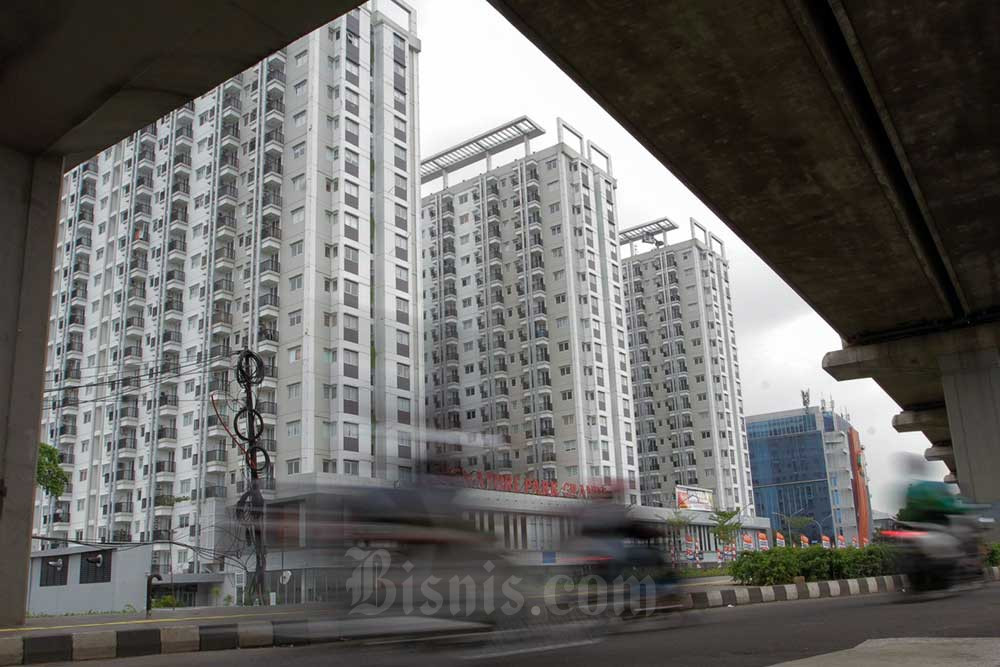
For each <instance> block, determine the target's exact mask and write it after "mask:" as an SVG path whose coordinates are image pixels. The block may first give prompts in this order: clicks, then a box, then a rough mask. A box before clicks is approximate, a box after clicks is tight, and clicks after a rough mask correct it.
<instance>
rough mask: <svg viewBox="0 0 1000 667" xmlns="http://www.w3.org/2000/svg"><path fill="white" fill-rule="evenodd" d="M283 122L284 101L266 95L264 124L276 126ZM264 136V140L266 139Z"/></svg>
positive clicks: (278, 126)
mask: <svg viewBox="0 0 1000 667" xmlns="http://www.w3.org/2000/svg"><path fill="white" fill-rule="evenodd" d="M284 122H285V103H284V102H282V101H281V99H280V98H278V97H273V96H272V97H268V98H267V107H266V109H265V111H264V124H265V125H267V126H268V127H271V128H278V129H280V127H281V126H282V125H283V124H284ZM266 139H267V138H266V136H265V141H266Z"/></svg>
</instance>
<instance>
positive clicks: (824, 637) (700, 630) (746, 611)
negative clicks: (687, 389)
mask: <svg viewBox="0 0 1000 667" xmlns="http://www.w3.org/2000/svg"><path fill="white" fill-rule="evenodd" d="M620 628H621V632H620V633H617V634H614V635H611V636H606V637H604V638H603V639H601V640H599V641H594V642H591V643H581V644H577V645H565V644H572V643H573V642H574V641H575V640H576V639H577V638H576V637H575V636H573V635H571V634H570V633H566V632H563V631H561V630H554V631H552V632H550V633H548V636H547V638H545V639H544V640H542V639H539V640H538V641H518V640H516V639H514V640H512V641H509V642H496V643H493V644H492V645H487V646H482V645H478V646H463V645H456V644H453V643H450V642H445V641H442V640H440V639H437V640H434V641H421V642H407V643H384V642H368V643H355V642H349V643H343V644H337V645H333V644H325V645H316V646H305V647H301V648H300V647H295V648H291V647H284V648H269V649H255V650H240V651H227V652H205V653H190V654H183V655H173V656H150V657H144V658H129V659H121V660H116V661H114V663H113V664H114V665H115V666H116V667H140V666H142V667H153V666H160V665H176V664H181V663H183V664H184V665H185V666H186V667H197V666H200V665H205V666H208V665H211V666H212V667H218V666H220V665H239V666H240V667H257V666H259V667H273V666H274V664H275V663H277V662H279V661H280V663H281V664H282V665H286V666H287V667H312V666H314V665H329V664H332V663H333V662H334V661H337V662H342V663H344V664H364V665H385V666H392V667H396V666H403V665H414V664H416V665H420V664H430V665H434V667H439V666H441V665H453V664H454V665H458V664H464V665H467V664H469V663H470V662H474V663H478V664H481V665H484V666H493V665H497V666H498V667H499V666H500V665H503V666H504V667H509V665H510V664H511V661H516V662H517V663H518V664H519V665H523V666H527V667H531V666H534V665H538V666H539V667H541V666H542V665H544V667H559V666H562V665H565V666H566V667H570V666H572V667H579V666H580V665H610V666H612V667H613V666H615V665H628V667H638V666H640V665H657V666H659V665H664V664H667V665H697V666H699V667H701V666H703V665H724V666H728V665H733V666H736V665H739V666H741V667H752V666H755V665H774V664H778V663H783V662H786V661H790V660H796V659H801V658H806V657H809V656H816V655H822V654H826V653H830V652H832V651H838V650H843V649H849V648H852V647H855V646H857V645H858V644H860V643H862V642H864V641H866V640H869V639H878V638H897V637H932V638H935V637H993V638H996V637H1000V586H987V587H985V588H983V589H980V590H978V591H973V592H969V593H965V594H963V595H958V596H953V597H947V598H942V599H936V600H926V601H920V602H904V601H903V598H902V597H901V596H900V595H895V594H887V595H869V596H858V597H850V598H842V599H820V600H802V601H795V602H782V603H773V604H763V605H751V606H746V607H733V608H721V609H711V610H705V611H701V612H685V613H684V614H679V615H675V616H673V617H672V618H670V619H668V620H664V621H654V620H649V621H641V622H630V623H625V624H622V625H621V626H620ZM560 644H563V645H562V646H560ZM997 662H998V663H1000V656H997ZM64 664H66V665H69V664H70V663H64ZM936 664H948V662H947V661H945V662H944V663H941V662H940V661H939V662H937V663H936Z"/></svg>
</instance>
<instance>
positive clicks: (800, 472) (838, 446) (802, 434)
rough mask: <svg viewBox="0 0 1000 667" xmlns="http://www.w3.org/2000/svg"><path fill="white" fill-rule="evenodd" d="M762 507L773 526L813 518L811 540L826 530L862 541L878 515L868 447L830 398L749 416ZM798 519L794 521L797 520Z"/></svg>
mask: <svg viewBox="0 0 1000 667" xmlns="http://www.w3.org/2000/svg"><path fill="white" fill-rule="evenodd" d="M747 434H748V436H749V440H750V464H751V466H752V467H753V482H754V492H755V493H754V495H755V498H756V503H757V511H758V513H759V514H760V515H761V516H766V517H768V518H769V519H771V523H772V524H773V525H774V526H775V527H782V526H784V527H788V526H789V525H790V521H789V518H790V517H805V518H807V519H812V522H811V523H809V524H808V525H806V526H804V527H802V528H801V530H802V532H804V533H805V534H806V535H807V536H808V537H809V538H810V540H812V541H813V542H818V541H819V540H820V539H821V536H822V535H826V536H827V537H829V538H831V539H839V538H843V542H844V544H845V546H846V545H851V544H854V545H855V546H858V545H864V544H866V543H867V541H868V540H869V539H870V538H871V531H872V525H871V523H872V517H871V514H872V512H871V502H870V494H869V491H868V470H867V465H866V463H865V456H864V446H863V445H862V444H861V438H860V436H859V435H858V432H857V430H855V428H854V427H853V426H851V423H850V419H849V418H848V417H845V416H844V415H842V414H839V413H837V412H836V411H835V410H834V406H833V405H832V404H831V405H830V407H829V409H827V405H826V401H823V402H822V404H821V405H820V406H818V407H817V406H808V407H804V408H799V409H796V410H784V411H781V412H769V413H766V414H759V415H751V416H748V417H747ZM793 521H794V520H793Z"/></svg>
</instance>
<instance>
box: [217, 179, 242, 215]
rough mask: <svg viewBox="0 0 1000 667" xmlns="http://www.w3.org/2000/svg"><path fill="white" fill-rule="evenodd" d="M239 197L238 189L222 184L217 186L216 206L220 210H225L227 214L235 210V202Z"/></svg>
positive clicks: (231, 185) (229, 184)
mask: <svg viewBox="0 0 1000 667" xmlns="http://www.w3.org/2000/svg"><path fill="white" fill-rule="evenodd" d="M239 197H240V191H239V188H237V187H236V186H235V185H233V184H231V183H224V184H222V185H220V186H219V190H218V204H219V208H220V209H223V208H224V209H227V210H228V211H229V213H232V212H233V211H235V210H236V201H237V200H238V199H239Z"/></svg>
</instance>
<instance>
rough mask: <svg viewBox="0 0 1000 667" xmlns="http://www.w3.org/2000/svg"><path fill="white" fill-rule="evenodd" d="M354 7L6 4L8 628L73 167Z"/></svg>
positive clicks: (16, 598) (3, 438) (1, 357)
mask: <svg viewBox="0 0 1000 667" xmlns="http://www.w3.org/2000/svg"><path fill="white" fill-rule="evenodd" d="M359 4H361V3H360V2H358V1H355V0H327V1H325V2H312V1H310V0H291V1H287V2H286V1H283V2H268V1H267V0H227V1H226V2H200V1H198V0H173V1H171V2H140V3H135V2H124V1H123V0H94V1H92V2H74V1H72V0H53V1H52V2H35V1H33V0H11V1H9V2H6V3H4V4H3V5H2V6H0V91H2V92H3V104H2V105H0V220H2V224H3V235H4V239H3V242H2V243H0V544H2V545H3V546H4V548H3V552H2V555H0V571H2V572H3V573H4V576H2V577H0V626H7V625H11V624H16V623H20V622H21V621H23V619H24V600H25V593H26V590H27V588H26V581H25V577H26V574H27V565H28V553H29V549H30V540H29V539H28V537H29V535H30V529H31V520H32V499H33V497H34V474H35V462H36V457H37V453H38V444H37V443H38V429H39V421H40V414H41V413H40V410H41V394H42V380H43V369H44V361H45V359H44V354H45V341H46V327H47V326H48V312H49V308H48V303H49V295H50V293H51V282H52V256H53V246H54V243H55V238H56V226H57V222H58V206H59V187H60V185H61V182H62V174H63V171H64V169H68V168H69V167H72V166H75V165H76V164H78V163H79V162H81V161H83V160H85V159H87V158H89V157H91V156H92V155H94V154H96V153H97V152H99V151H101V150H103V149H104V148H106V147H107V146H109V145H111V144H113V143H115V142H117V141H119V140H120V139H122V138H123V137H125V136H127V135H128V134H129V133H131V132H133V131H134V130H137V129H139V128H140V127H142V126H144V125H146V124H148V123H150V122H152V121H154V120H156V119H157V118H160V117H161V116H163V115H165V114H167V113H169V112H170V111H172V110H173V109H175V108H176V107H178V106H180V105H182V104H183V103H185V102H187V101H188V100H190V99H192V98H193V97H196V96H198V95H201V94H202V93H204V92H205V91H207V90H209V89H211V88H212V87H214V86H216V85H218V84H219V83H222V82H223V81H225V80H226V79H228V78H229V77H231V76H233V75H234V74H237V73H239V72H240V71H242V70H244V69H246V68H247V67H250V66H252V65H253V64H254V63H256V62H258V61H259V60H261V59H262V58H264V57H265V56H267V55H268V54H269V53H272V52H273V51H276V50H278V49H280V48H281V47H283V46H285V45H286V44H288V43H289V42H291V41H293V40H295V39H297V38H298V37H300V36H301V35H303V34H305V33H307V32H309V31H310V30H312V29H314V28H316V27H317V26H319V25H322V24H323V23H325V22H327V21H330V20H333V19H334V18H336V17H337V16H339V15H340V14H343V13H345V12H346V11H348V10H349V9H352V8H354V7H355V6H357V5H359Z"/></svg>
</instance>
